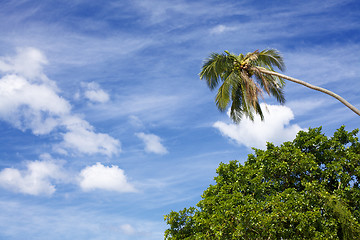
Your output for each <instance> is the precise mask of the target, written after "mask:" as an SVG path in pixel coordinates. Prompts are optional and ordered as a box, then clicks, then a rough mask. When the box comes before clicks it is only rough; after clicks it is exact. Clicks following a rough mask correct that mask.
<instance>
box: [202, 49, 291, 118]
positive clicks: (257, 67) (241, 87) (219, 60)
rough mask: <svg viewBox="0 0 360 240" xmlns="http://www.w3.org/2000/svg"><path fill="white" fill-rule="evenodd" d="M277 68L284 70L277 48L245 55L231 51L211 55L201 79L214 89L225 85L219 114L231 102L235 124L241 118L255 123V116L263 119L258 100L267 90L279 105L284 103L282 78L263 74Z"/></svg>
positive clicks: (218, 99)
mask: <svg viewBox="0 0 360 240" xmlns="http://www.w3.org/2000/svg"><path fill="white" fill-rule="evenodd" d="M274 67H276V68H278V69H280V70H284V69H285V64H284V61H283V58H282V56H281V55H280V53H279V52H278V51H277V50H275V49H267V50H263V51H261V52H259V51H258V50H257V51H255V52H252V53H248V54H246V55H245V56H244V55H243V54H240V55H235V54H232V53H229V52H228V51H225V53H223V54H218V53H212V54H211V55H210V57H209V58H208V59H207V60H206V61H205V63H204V65H203V67H202V71H201V72H200V79H205V80H206V83H207V85H208V87H209V88H210V89H211V90H213V89H215V88H216V87H217V86H218V85H219V83H220V82H221V83H222V84H221V86H220V87H219V90H218V93H217V95H216V98H215V102H216V105H217V107H218V109H219V110H220V111H225V110H226V108H227V107H228V106H229V104H230V102H232V103H231V108H230V117H231V118H232V119H233V121H234V122H239V121H240V120H241V118H242V115H245V116H247V117H249V118H250V119H251V120H254V113H256V114H258V115H260V117H261V119H263V118H264V115H263V113H262V110H261V108H260V104H259V97H260V98H263V92H264V91H265V92H266V93H267V94H268V95H272V96H274V97H275V98H276V99H277V101H278V102H280V103H284V102H285V98H284V93H283V90H282V88H283V87H284V85H285V83H284V80H283V78H281V77H278V76H274V75H272V74H268V73H262V72H261V70H262V69H264V70H265V69H266V70H269V71H271V72H273V71H274Z"/></svg>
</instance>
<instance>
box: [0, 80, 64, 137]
mask: <svg viewBox="0 0 360 240" xmlns="http://www.w3.org/2000/svg"><path fill="white" fill-rule="evenodd" d="M0 99H1V101H0V119H2V120H5V121H7V122H9V123H11V124H13V125H14V126H15V127H17V128H19V129H21V130H26V129H31V130H32V131H33V133H34V134H47V133H49V132H51V131H52V130H53V129H54V128H55V127H56V126H57V125H59V123H60V119H59V117H60V116H61V115H64V114H68V113H69V112H70V109H71V107H70V104H69V103H68V102H67V101H66V100H64V99H63V98H61V97H59V96H58V95H57V93H56V92H55V91H54V90H53V89H52V88H51V87H50V86H48V85H46V84H31V83H30V82H28V81H27V80H26V79H25V78H23V77H21V76H17V75H6V76H4V77H3V78H1V79H0Z"/></svg>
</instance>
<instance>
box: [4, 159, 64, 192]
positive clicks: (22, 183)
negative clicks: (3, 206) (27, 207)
mask: <svg viewBox="0 0 360 240" xmlns="http://www.w3.org/2000/svg"><path fill="white" fill-rule="evenodd" d="M65 178H66V177H65V174H64V172H63V170H62V164H61V163H60V162H56V161H54V160H51V159H46V160H43V161H32V162H28V163H27V164H26V169H25V170H18V169H15V168H5V169H3V170H2V171H1V172H0V186H1V187H3V188H6V189H8V190H11V191H14V192H20V193H25V194H30V195H52V194H53V193H54V192H55V186H54V185H53V184H52V182H53V181H54V180H55V181H57V180H64V179H65Z"/></svg>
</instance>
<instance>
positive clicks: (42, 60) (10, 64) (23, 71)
mask: <svg viewBox="0 0 360 240" xmlns="http://www.w3.org/2000/svg"><path fill="white" fill-rule="evenodd" d="M47 63H48V61H47V59H46V57H45V56H44V55H43V54H42V53H41V52H40V51H39V50H37V49H35V48H19V49H17V55H16V56H14V57H1V58H0V71H1V72H5V73H10V74H19V75H22V76H24V77H25V78H29V79H32V80H33V79H34V78H41V79H43V80H44V78H45V75H44V74H43V72H42V70H43V65H44V64H47Z"/></svg>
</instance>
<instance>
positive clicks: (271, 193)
mask: <svg viewBox="0 0 360 240" xmlns="http://www.w3.org/2000/svg"><path fill="white" fill-rule="evenodd" d="M357 133H358V130H353V131H351V132H347V131H346V130H345V128H344V126H342V127H341V128H339V129H338V130H337V131H336V132H335V133H334V135H333V136H332V137H326V136H325V135H324V134H322V133H321V128H313V129H309V130H308V131H307V132H306V131H300V132H299V133H298V134H297V136H296V138H295V139H294V140H293V141H292V142H285V143H283V144H282V145H280V146H275V145H274V144H272V143H268V144H267V148H266V150H260V149H254V154H250V155H249V156H248V159H247V161H245V163H244V164H240V163H239V162H238V161H230V162H229V163H227V164H225V163H221V164H220V166H219V167H218V169H217V176H216V177H215V184H214V185H210V186H209V188H208V189H206V190H205V191H204V193H203V195H202V200H201V201H200V202H199V203H198V204H197V206H196V207H190V208H185V209H183V210H180V211H178V212H176V211H171V212H170V213H169V214H168V215H166V216H165V221H166V223H167V224H168V229H167V230H166V232H165V239H168V240H170V239H172V240H177V239H178V240H180V239H181V240H183V239H188V240H190V239H209V240H210V239H211V240H213V239H358V237H359V236H360V225H359V222H360V188H359V180H360V142H359V139H358V138H357V137H356V135H357Z"/></svg>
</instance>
